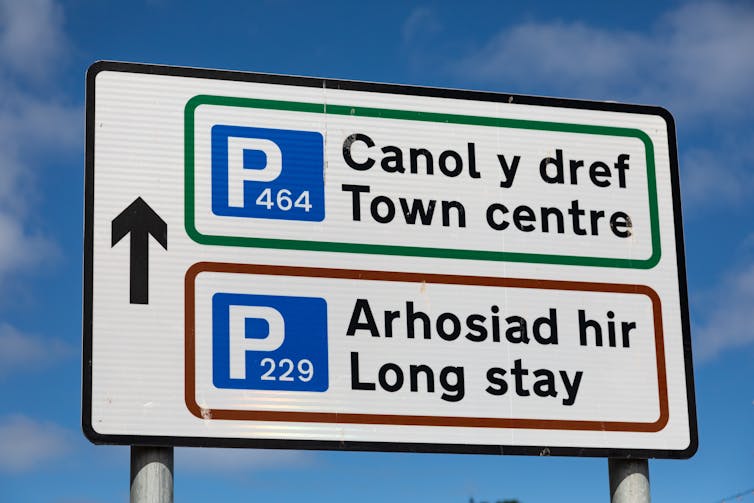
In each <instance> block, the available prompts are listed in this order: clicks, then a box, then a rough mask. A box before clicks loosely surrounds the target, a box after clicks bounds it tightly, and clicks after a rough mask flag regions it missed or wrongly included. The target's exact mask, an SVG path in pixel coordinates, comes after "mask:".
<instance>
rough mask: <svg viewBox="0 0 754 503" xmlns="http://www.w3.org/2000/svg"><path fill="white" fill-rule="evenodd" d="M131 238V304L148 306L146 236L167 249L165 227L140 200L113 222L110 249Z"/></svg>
mask: <svg viewBox="0 0 754 503" xmlns="http://www.w3.org/2000/svg"><path fill="white" fill-rule="evenodd" d="M128 233H130V234H131V264H130V267H131V304H149V235H150V234H151V235H152V237H153V238H154V239H155V240H156V241H157V242H158V243H160V244H161V245H162V247H163V248H165V249H166V250H167V249H168V224H166V223H165V221H164V220H163V219H161V218H160V217H159V215H157V213H155V212H154V210H153V209H152V208H150V207H149V205H148V204H147V203H145V202H144V200H143V199H142V198H140V197H137V198H136V200H135V201H134V202H132V203H131V204H129V205H128V207H127V208H126V209H125V210H123V211H122V212H121V213H120V215H118V216H117V217H115V218H114V219H113V225H112V236H113V239H112V245H111V246H115V245H116V244H117V243H118V241H120V240H121V239H123V237H124V236H125V235H126V234H128Z"/></svg>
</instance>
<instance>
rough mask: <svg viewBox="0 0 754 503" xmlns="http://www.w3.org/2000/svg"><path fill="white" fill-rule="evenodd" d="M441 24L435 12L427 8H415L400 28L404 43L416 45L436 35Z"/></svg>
mask: <svg viewBox="0 0 754 503" xmlns="http://www.w3.org/2000/svg"><path fill="white" fill-rule="evenodd" d="M441 29H442V24H441V23H440V20H439V19H438V18H437V15H436V14H435V12H434V11H433V10H432V9H430V8H428V7H417V8H415V9H414V10H413V11H411V14H409V16H408V18H406V21H404V23H403V26H402V28H401V35H402V37H403V42H404V43H408V44H411V43H417V42H420V41H421V40H422V39H423V38H424V37H426V36H428V35H432V34H434V33H438V32H439V31H440V30H441Z"/></svg>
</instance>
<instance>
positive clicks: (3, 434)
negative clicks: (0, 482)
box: [0, 415, 71, 473]
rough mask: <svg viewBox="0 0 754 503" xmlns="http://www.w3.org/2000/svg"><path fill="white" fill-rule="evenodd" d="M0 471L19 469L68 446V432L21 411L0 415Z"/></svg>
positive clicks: (35, 464) (54, 455)
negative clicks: (14, 413)
mask: <svg viewBox="0 0 754 503" xmlns="http://www.w3.org/2000/svg"><path fill="white" fill-rule="evenodd" d="M0 446H2V448H0V472H6V473H20V472H25V471H29V470H33V469H35V468H37V467H38V466H39V465H41V464H43V463H45V462H47V461H50V460H52V459H55V458H58V457H60V456H62V455H64V454H65V453H67V452H68V451H69V450H70V449H71V439H70V433H69V432H68V431H67V430H65V429H63V428H61V427H59V426H57V425H55V424H53V423H49V422H40V421H35V420H33V419H30V418H28V417H26V416H22V415H10V416H5V417H0Z"/></svg>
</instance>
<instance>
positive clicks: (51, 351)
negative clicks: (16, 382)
mask: <svg viewBox="0 0 754 503" xmlns="http://www.w3.org/2000/svg"><path fill="white" fill-rule="evenodd" d="M0 232H1V231H0ZM73 354H75V351H74V349H73V348H72V347H71V346H70V345H69V344H67V343H65V342H63V341H62V340H60V339H51V338H42V337H37V336H34V335H28V334H24V333H22V332H20V331H18V330H17V329H15V328H14V327H12V326H11V325H8V324H7V323H0V378H1V377H3V376H6V375H9V374H12V373H13V372H16V371H18V370H23V371H29V370H35V369H39V368H40V367H43V366H45V365H48V364H50V363H53V362H56V361H58V360H60V359H63V358H66V357H69V356H71V355H73ZM0 445H1V444H0Z"/></svg>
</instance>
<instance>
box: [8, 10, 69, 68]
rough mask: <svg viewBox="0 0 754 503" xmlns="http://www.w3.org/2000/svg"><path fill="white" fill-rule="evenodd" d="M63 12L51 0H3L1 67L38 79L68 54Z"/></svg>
mask: <svg viewBox="0 0 754 503" xmlns="http://www.w3.org/2000/svg"><path fill="white" fill-rule="evenodd" d="M62 25H63V12H62V9H61V8H60V6H58V5H56V4H55V2H53V1H52V0H24V1H22V2H19V1H16V0H0V60H2V61H3V63H4V64H3V65H2V67H0V69H2V70H5V71H6V72H7V71H10V72H13V73H14V74H16V75H22V76H24V77H27V78H30V79H32V80H35V81H40V80H42V79H44V78H45V77H46V76H47V75H49V73H50V67H54V66H58V65H59V64H60V59H61V58H62V57H65V56H66V47H67V45H68V41H67V39H66V37H65V34H64V32H63V28H62Z"/></svg>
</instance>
